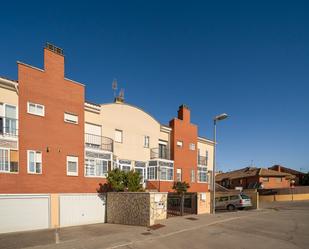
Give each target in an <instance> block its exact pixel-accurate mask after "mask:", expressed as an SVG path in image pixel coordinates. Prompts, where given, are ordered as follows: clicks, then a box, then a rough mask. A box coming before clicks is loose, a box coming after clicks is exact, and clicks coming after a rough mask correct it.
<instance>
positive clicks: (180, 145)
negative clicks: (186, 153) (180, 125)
mask: <svg viewBox="0 0 309 249" xmlns="http://www.w3.org/2000/svg"><path fill="white" fill-rule="evenodd" d="M176 144H177V147H179V148H182V147H183V141H180V140H177V142H176Z"/></svg>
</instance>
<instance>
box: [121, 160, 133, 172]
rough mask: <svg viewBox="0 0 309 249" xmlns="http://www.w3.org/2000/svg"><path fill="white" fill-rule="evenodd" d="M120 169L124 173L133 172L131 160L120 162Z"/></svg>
mask: <svg viewBox="0 0 309 249" xmlns="http://www.w3.org/2000/svg"><path fill="white" fill-rule="evenodd" d="M119 167H120V169H121V170H122V171H124V172H129V171H130V170H131V161H130V160H119Z"/></svg>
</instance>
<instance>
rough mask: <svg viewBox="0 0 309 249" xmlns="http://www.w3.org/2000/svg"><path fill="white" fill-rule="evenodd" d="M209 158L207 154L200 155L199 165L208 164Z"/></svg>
mask: <svg viewBox="0 0 309 249" xmlns="http://www.w3.org/2000/svg"><path fill="white" fill-rule="evenodd" d="M207 161H208V158H207V157H205V156H198V165H204V166H207Z"/></svg>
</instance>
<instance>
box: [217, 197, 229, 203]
mask: <svg viewBox="0 0 309 249" xmlns="http://www.w3.org/2000/svg"><path fill="white" fill-rule="evenodd" d="M228 200H229V197H228V196H222V197H219V202H221V201H228Z"/></svg>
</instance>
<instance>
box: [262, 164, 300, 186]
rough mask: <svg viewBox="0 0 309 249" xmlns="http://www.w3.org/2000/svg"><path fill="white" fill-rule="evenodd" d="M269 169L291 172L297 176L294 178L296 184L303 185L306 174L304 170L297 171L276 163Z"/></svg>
mask: <svg viewBox="0 0 309 249" xmlns="http://www.w3.org/2000/svg"><path fill="white" fill-rule="evenodd" d="M268 169H271V170H275V171H278V172H283V173H289V174H291V175H293V176H295V178H294V180H295V185H301V181H302V179H303V178H304V177H305V175H306V174H305V173H303V172H300V171H297V170H295V169H291V168H287V167H283V166H282V165H274V166H272V167H270V168H268Z"/></svg>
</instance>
